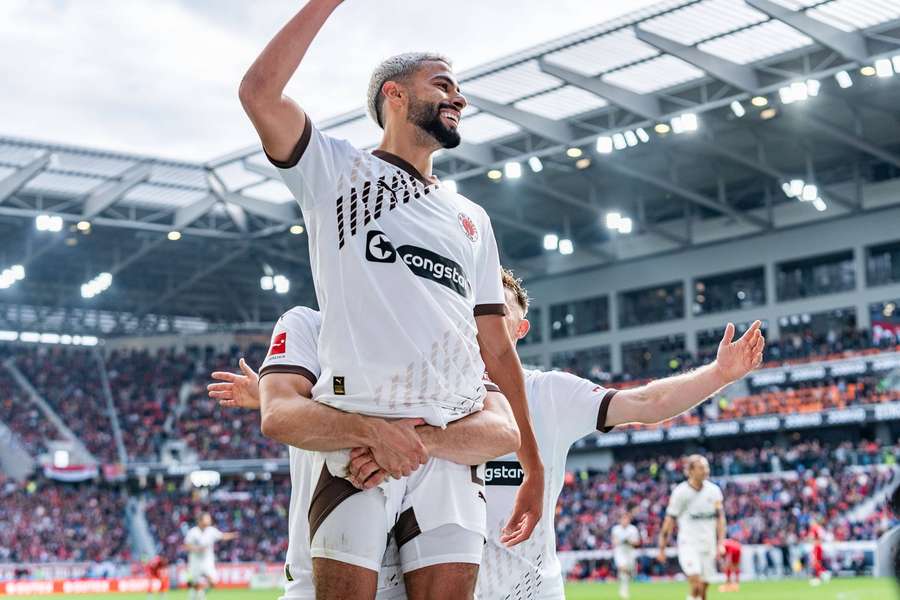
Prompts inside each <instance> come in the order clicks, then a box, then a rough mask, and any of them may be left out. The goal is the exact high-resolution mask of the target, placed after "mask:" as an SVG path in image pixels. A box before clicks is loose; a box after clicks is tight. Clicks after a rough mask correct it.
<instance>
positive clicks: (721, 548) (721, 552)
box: [717, 542, 725, 558]
mask: <svg viewBox="0 0 900 600" xmlns="http://www.w3.org/2000/svg"><path fill="white" fill-rule="evenodd" d="M717 551H718V553H719V558H722V557H724V556H725V544H723V543H721V542H719V547H718V549H717Z"/></svg>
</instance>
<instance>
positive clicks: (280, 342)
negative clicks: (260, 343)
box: [269, 331, 287, 356]
mask: <svg viewBox="0 0 900 600" xmlns="http://www.w3.org/2000/svg"><path fill="white" fill-rule="evenodd" d="M285 352H287V331H282V332H281V333H279V334H278V335H276V336H275V339H273V340H272V347H271V348H269V356H274V355H276V354H284V353H285Z"/></svg>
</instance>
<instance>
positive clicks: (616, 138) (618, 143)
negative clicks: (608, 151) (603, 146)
mask: <svg viewBox="0 0 900 600" xmlns="http://www.w3.org/2000/svg"><path fill="white" fill-rule="evenodd" d="M612 141H613V148H615V149H616V150H624V149H625V148H626V147H627V146H628V144H627V143H626V142H625V136H624V135H622V134H621V133H614V134H613V136H612Z"/></svg>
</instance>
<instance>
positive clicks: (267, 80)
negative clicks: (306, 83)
mask: <svg viewBox="0 0 900 600" xmlns="http://www.w3.org/2000/svg"><path fill="white" fill-rule="evenodd" d="M341 2H342V0H310V1H309V2H308V3H307V4H306V6H304V7H303V8H302V9H301V10H300V12H298V13H297V14H296V15H294V17H293V18H292V19H291V20H290V21H288V22H287V24H286V25H285V26H284V27H282V28H281V31H279V32H278V33H277V34H275V37H274V38H272V41H270V42H269V44H268V45H267V46H266V47H265V49H264V50H263V51H262V53H261V54H260V55H259V57H257V59H256V61H254V63H253V65H252V66H251V67H250V69H249V70H248V71H247V73H246V74H245V75H244V78H243V80H241V86H240V91H239V94H238V95H239V97H240V99H241V104H242V105H243V107H244V110H245V111H246V113H247V116H249V117H250V120H251V121H252V122H253V126H254V127H256V131H257V133H259V137H260V140H262V144H263V148H265V150H266V152H267V153H268V154H269V156H270V157H272V158H273V159H275V160H279V161H287V160H288V159H289V158H290V155H291V152H292V151H293V150H294V147H295V145H296V144H297V141H298V140H299V139H300V136H301V134H302V133H303V128H304V127H305V126H306V115H305V114H304V112H303V109H301V108H300V106H299V105H297V103H296V102H294V101H293V100H291V99H290V98H288V97H287V96H285V95H284V88H285V86H286V85H287V83H288V81H289V80H290V79H291V77H292V76H293V75H294V72H295V71H296V70H297V67H298V66H300V61H301V60H303V56H304V55H305V54H306V51H307V50H308V49H309V47H310V45H311V44H312V41H313V39H315V37H316V35H317V34H318V33H319V30H320V29H321V28H322V26H323V25H324V24H325V21H326V20H327V19H328V17H329V15H331V13H332V12H333V11H334V9H335V8H337V6H338V4H340V3H341Z"/></svg>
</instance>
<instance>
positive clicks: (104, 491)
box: [0, 476, 131, 563]
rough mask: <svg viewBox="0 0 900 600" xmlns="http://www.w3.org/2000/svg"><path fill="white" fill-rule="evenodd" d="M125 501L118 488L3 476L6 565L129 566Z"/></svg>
mask: <svg viewBox="0 0 900 600" xmlns="http://www.w3.org/2000/svg"><path fill="white" fill-rule="evenodd" d="M125 501H126V496H125V494H124V493H123V492H121V491H120V490H119V489H117V488H113V487H108V486H103V487H101V486H99V485H96V484H93V483H73V484H60V483H58V482H53V481H48V480H43V479H36V480H29V481H25V482H22V483H18V482H15V481H13V480H9V479H7V480H4V479H3V478H2V476H0V523H2V527H0V562H15V563H32V562H56V561H91V562H96V563H102V562H106V561H110V560H113V561H124V562H127V561H128V560H130V558H131V557H130V551H129V547H128V543H127V533H126V529H125Z"/></svg>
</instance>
